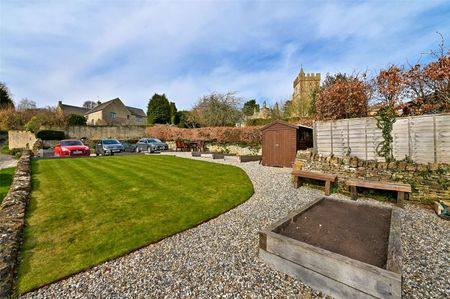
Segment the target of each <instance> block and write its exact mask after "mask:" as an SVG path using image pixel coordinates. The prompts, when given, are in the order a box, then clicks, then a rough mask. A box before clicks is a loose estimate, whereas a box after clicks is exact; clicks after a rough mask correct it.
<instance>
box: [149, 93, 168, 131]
mask: <svg viewBox="0 0 450 299" xmlns="http://www.w3.org/2000/svg"><path fill="white" fill-rule="evenodd" d="M169 121H170V104H169V101H168V100H167V98H166V95H165V94H163V95H159V94H157V93H155V94H154V95H153V96H152V98H151V99H150V100H149V102H148V105H147V123H148V124H166V123H168V122H169Z"/></svg>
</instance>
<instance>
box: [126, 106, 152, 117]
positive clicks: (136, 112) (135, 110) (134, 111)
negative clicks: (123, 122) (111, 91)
mask: <svg viewBox="0 0 450 299" xmlns="http://www.w3.org/2000/svg"><path fill="white" fill-rule="evenodd" d="M125 107H127V109H128V111H130V113H131V115H135V116H140V117H147V114H145V112H144V110H142V109H139V108H134V107H130V106H125Z"/></svg>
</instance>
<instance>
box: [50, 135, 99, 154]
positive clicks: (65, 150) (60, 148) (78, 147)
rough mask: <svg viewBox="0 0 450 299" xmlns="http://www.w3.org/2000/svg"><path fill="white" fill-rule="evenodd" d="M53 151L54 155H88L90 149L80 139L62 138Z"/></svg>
mask: <svg viewBox="0 0 450 299" xmlns="http://www.w3.org/2000/svg"><path fill="white" fill-rule="evenodd" d="M53 153H54V155H55V156H56V157H65V156H69V157H73V156H89V155H90V154H91V150H90V149H89V147H88V146H86V145H84V144H83V142H81V141H80V140H77V139H64V140H61V141H60V142H59V143H58V144H57V145H56V146H55V148H54V149H53Z"/></svg>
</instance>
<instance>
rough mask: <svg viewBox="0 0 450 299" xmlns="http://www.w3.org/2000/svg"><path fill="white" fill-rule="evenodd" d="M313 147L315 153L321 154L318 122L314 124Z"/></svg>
mask: <svg viewBox="0 0 450 299" xmlns="http://www.w3.org/2000/svg"><path fill="white" fill-rule="evenodd" d="M313 147H314V153H315V154H317V153H319V149H318V148H317V122H314V123H313Z"/></svg>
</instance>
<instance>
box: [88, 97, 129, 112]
mask: <svg viewBox="0 0 450 299" xmlns="http://www.w3.org/2000/svg"><path fill="white" fill-rule="evenodd" d="M117 101H119V102H120V103H122V101H121V100H120V99H119V98H115V99H112V100H110V101H107V102H104V103H101V104H98V105H97V106H95V107H94V108H92V109H91V110H89V111H87V112H86V114H91V113H94V112H97V111H102V110H103V109H105V108H106V107H108V106H109V105H111V103H113V102H117ZM122 104H123V103H122Z"/></svg>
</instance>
